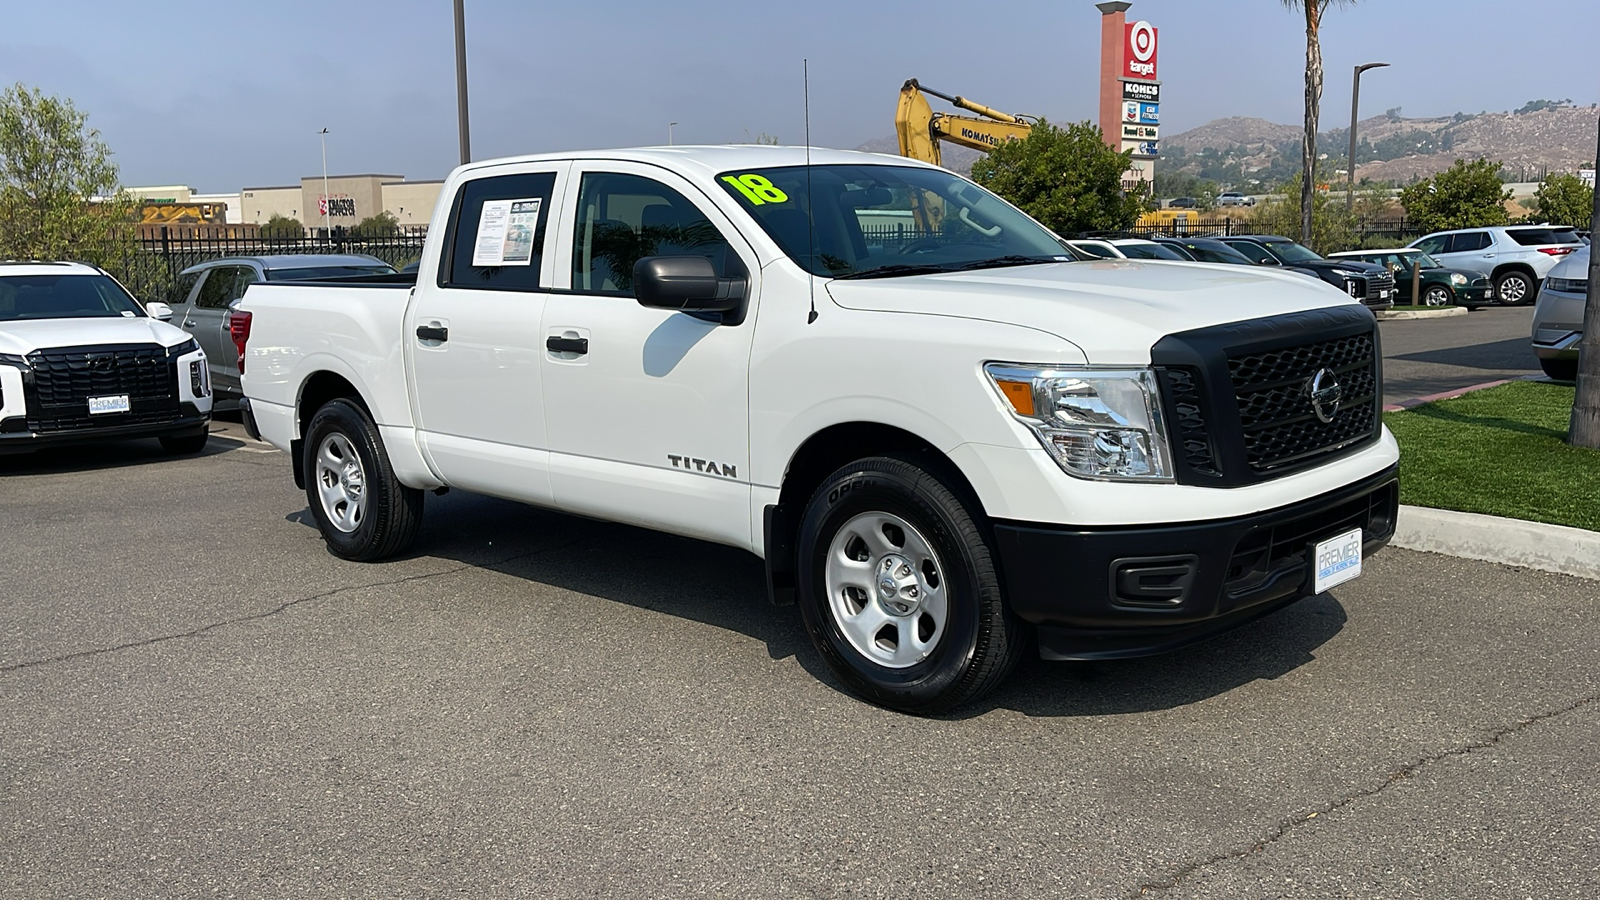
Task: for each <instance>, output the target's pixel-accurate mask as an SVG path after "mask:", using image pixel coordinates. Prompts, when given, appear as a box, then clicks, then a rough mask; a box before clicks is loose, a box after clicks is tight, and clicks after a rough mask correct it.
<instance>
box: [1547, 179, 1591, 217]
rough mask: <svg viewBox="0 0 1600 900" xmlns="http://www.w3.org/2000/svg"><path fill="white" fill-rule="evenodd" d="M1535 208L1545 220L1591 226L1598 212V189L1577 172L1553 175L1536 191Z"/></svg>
mask: <svg viewBox="0 0 1600 900" xmlns="http://www.w3.org/2000/svg"><path fill="white" fill-rule="evenodd" d="M1533 208H1534V210H1535V211H1536V213H1537V218H1538V220H1539V221H1541V222H1549V223H1550V224H1552V225H1571V226H1572V227H1574V228H1588V227H1589V218H1590V216H1592V215H1593V214H1594V188H1592V187H1590V186H1588V185H1587V184H1584V183H1583V179H1582V178H1579V177H1578V176H1576V175H1552V176H1550V177H1549V178H1546V179H1545V181H1544V184H1541V185H1539V190H1537V191H1535V192H1534V195H1533Z"/></svg>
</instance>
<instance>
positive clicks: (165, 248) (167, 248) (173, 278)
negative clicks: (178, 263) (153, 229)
mask: <svg viewBox="0 0 1600 900" xmlns="http://www.w3.org/2000/svg"><path fill="white" fill-rule="evenodd" d="M161 261H162V262H164V263H166V264H167V283H168V284H177V283H178V273H177V272H174V271H173V270H172V245H171V243H169V242H168V241H167V226H165V225H163V226H161Z"/></svg>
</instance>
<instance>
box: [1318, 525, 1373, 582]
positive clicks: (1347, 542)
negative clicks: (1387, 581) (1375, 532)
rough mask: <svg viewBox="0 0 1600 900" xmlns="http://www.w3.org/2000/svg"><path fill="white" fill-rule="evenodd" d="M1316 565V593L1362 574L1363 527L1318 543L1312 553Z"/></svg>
mask: <svg viewBox="0 0 1600 900" xmlns="http://www.w3.org/2000/svg"><path fill="white" fill-rule="evenodd" d="M1311 558H1312V563H1313V565H1315V566H1316V580H1315V584H1314V585H1313V587H1314V589H1315V591H1316V593H1319V594H1320V593H1322V592H1323V591H1325V590H1327V589H1329V588H1331V587H1334V586H1336V585H1340V584H1344V583H1345V582H1346V581H1349V580H1350V579H1352V578H1354V577H1356V576H1357V575H1360V574H1361V529H1359V528H1357V529H1354V530H1352V531H1347V532H1345V533H1344V534H1341V535H1339V536H1338V537H1331V538H1328V539H1327V540H1325V541H1323V542H1321V543H1319V544H1317V546H1316V549H1315V550H1313V551H1312V554H1311Z"/></svg>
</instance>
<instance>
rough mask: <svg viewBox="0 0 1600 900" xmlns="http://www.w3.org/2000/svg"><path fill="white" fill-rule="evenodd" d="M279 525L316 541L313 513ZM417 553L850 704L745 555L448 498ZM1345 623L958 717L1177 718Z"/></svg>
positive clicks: (1023, 686) (1137, 663) (1088, 673)
mask: <svg viewBox="0 0 1600 900" xmlns="http://www.w3.org/2000/svg"><path fill="white" fill-rule="evenodd" d="M288 518H289V519H291V520H293V521H298V522H301V523H302V524H305V525H307V526H309V527H313V528H314V527H315V525H314V523H313V521H312V518H311V515H310V513H309V512H308V511H303V510H302V511H300V512H298V513H295V514H291V515H290V516H289V517H288ZM413 552H414V555H415V556H418V557H421V556H427V557H435V558H444V559H450V560H455V561H457V562H460V563H463V564H466V565H471V566H475V567H480V568H485V569H489V570H491V571H495V572H499V573H501V574H504V575H509V576H511V577H514V578H518V579H522V580H525V581H529V582H535V583H539V584H545V585H550V586H552V587H557V588H560V589H562V590H567V591H573V592H576V593H580V594H585V595H588V596H592V597H598V598H602V599H604V600H607V601H611V602H615V603H623V604H627V605H629V606H633V607H635V608H638V609H645V610H649V611H652V612H656V613H661V614H663V615H668V616H674V617H678V618H683V619H687V620H690V621H694V622H700V623H703V624H706V625H711V626H713V627H715V628H720V629H724V630H727V631H733V632H737V633H739V634H743V635H746V636H748V637H751V638H754V639H755V640H758V641H761V642H762V643H764V644H765V645H766V647H767V652H768V654H769V656H770V657H771V658H773V659H788V658H790V657H793V658H794V659H795V661H796V663H798V664H799V665H800V667H801V668H803V669H804V670H805V671H806V672H808V673H810V674H811V675H812V676H813V677H815V678H816V679H817V680H818V681H820V682H822V683H823V684H826V685H829V686H830V687H832V688H833V689H834V690H837V691H839V692H840V693H848V692H847V691H846V690H845V688H844V686H843V685H842V684H841V683H840V682H839V681H838V680H837V679H835V678H834V677H833V675H832V673H831V672H830V671H829V670H828V668H827V666H826V665H825V664H824V663H823V662H822V659H821V658H820V657H819V656H818V655H817V653H816V651H815V649H813V648H812V646H811V641H810V638H809V637H808V636H807V634H806V631H805V627H804V625H803V624H802V622H801V619H800V614H799V611H798V610H797V609H796V608H795V607H776V606H773V605H772V604H771V603H770V602H768V600H767V594H766V575H765V571H764V568H763V565H762V563H761V561H760V560H759V559H757V558H756V557H754V556H752V555H751V554H749V553H746V552H745V551H743V550H738V549H735V548H732V547H723V546H719V545H716V544H710V543H706V542H703V541H696V540H691V539H687V538H680V537H676V536H673V535H668V534H662V533H659V532H653V531H648V530H645V529H641V528H633V527H630V526H626V525H616V524H612V523H607V522H599V521H594V520H590V519H584V518H579V517H576V516H569V515H564V514H561V513H554V512H548V511H544V510H539V509H535V508H533V507H530V506H525V505H523V504H520V503H515V502H511V501H502V500H496V499H492V498H488V497H483V496H479V495H474V494H469V493H465V492H460V491H455V492H452V493H450V494H448V495H446V496H444V497H433V496H430V497H428V498H427V512H426V513H425V515H424V517H423V526H422V532H421V534H420V535H419V536H418V538H417V542H416V544H415V545H414V546H413ZM1345 621H1346V617H1345V612H1344V607H1343V606H1341V605H1340V604H1339V602H1338V601H1337V600H1336V599H1334V598H1333V597H1331V596H1329V595H1321V596H1318V597H1315V598H1310V599H1307V600H1303V601H1301V602H1299V603H1296V604H1293V605H1291V606H1290V607H1288V608H1286V609H1283V610H1280V611H1278V612H1276V613H1274V614H1272V615H1270V616H1268V617H1266V618H1265V619H1262V620H1260V621H1258V622H1255V623H1252V624H1250V625H1247V626H1245V627H1243V628H1241V629H1239V630H1237V631H1234V632H1231V633H1229V634H1226V635H1223V636H1221V637H1219V638H1216V639H1214V640H1211V641H1208V642H1205V643H1202V644H1199V645H1196V646H1194V647H1189V648H1185V649H1183V650H1179V651H1177V652H1174V653H1169V654H1166V655H1163V656H1157V657H1150V658H1145V659H1134V660H1116V661H1106V662H1090V663H1082V662H1078V663H1059V662H1044V661H1042V660H1040V659H1038V657H1037V655H1036V653H1035V652H1034V651H1033V650H1031V649H1030V650H1029V651H1028V652H1027V654H1026V655H1025V656H1024V657H1023V660H1022V662H1021V663H1020V664H1019V665H1018V667H1017V669H1016V671H1015V672H1014V673H1013V674H1012V675H1011V677H1010V678H1009V679H1008V680H1007V681H1006V683H1005V684H1004V685H1002V686H1001V688H1000V690H998V691H996V692H995V693H994V694H992V695H991V696H989V697H988V698H986V699H984V700H982V701H980V702H978V703H976V704H973V705H971V706H969V707H968V708H965V709H962V710H959V711H958V712H957V713H956V714H955V716H954V717H955V718H969V717H973V716H979V715H983V714H984V713H986V712H988V711H990V710H992V709H996V708H1004V709H1012V710H1015V711H1017V712H1021V713H1023V714H1025V715H1028V716H1040V717H1053V716H1099V715H1118V714H1126V713H1132V712H1146V711H1151V710H1159V709H1168V708H1173V707H1180V706H1184V705H1187V704H1191V703H1195V702H1197V701H1200V700H1204V699H1207V698H1209V697H1214V696H1217V695H1219V694H1223V693H1226V692H1228V691H1230V690H1232V689H1234V688H1237V687H1239V686H1241V685H1244V684H1248V683H1250V682H1253V681H1257V680H1260V679H1272V678H1277V677H1279V676H1281V675H1284V674H1287V673H1289V672H1291V671H1293V670H1294V669H1296V668H1298V667H1300V666H1302V665H1305V664H1306V663H1308V662H1310V661H1311V660H1312V659H1313V658H1314V651H1315V650H1316V648H1317V647H1319V646H1321V645H1322V644H1323V643H1325V642H1327V641H1328V640H1329V639H1331V638H1332V637H1333V636H1335V635H1336V634H1338V633H1339V631H1340V630H1341V629H1342V628H1343V627H1344V624H1345Z"/></svg>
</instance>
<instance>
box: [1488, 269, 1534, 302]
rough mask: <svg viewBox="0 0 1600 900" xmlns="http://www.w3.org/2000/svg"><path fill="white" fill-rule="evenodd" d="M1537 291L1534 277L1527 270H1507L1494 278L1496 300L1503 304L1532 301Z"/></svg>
mask: <svg viewBox="0 0 1600 900" xmlns="http://www.w3.org/2000/svg"><path fill="white" fill-rule="evenodd" d="M1536 293H1537V290H1536V288H1535V287H1534V284H1533V278H1532V277H1530V276H1529V275H1528V273H1527V272H1516V271H1512V272H1507V273H1505V274H1504V275H1501V276H1500V277H1499V278H1496V279H1495V280H1494V297H1495V300H1496V301H1497V302H1498V303H1500V304H1501V305H1503V306H1522V305H1523V304H1525V303H1532V302H1533V298H1534V295H1535V294H1536Z"/></svg>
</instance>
